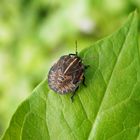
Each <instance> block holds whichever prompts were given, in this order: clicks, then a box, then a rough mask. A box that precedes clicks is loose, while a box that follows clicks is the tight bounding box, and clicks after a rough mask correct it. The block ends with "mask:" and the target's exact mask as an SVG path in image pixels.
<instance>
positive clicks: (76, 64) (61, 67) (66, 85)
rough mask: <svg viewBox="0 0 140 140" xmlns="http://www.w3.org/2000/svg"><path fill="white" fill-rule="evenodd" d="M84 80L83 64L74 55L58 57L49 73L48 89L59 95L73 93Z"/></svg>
mask: <svg viewBox="0 0 140 140" xmlns="http://www.w3.org/2000/svg"><path fill="white" fill-rule="evenodd" d="M83 79H84V64H83V63H82V60H81V58H80V57H78V56H77V53H76V54H69V55H64V56H62V57H60V59H59V60H58V61H57V63H55V64H54V65H53V66H52V68H51V69H50V71H49V74H48V84H49V87H50V88H51V89H52V90H53V91H55V92H57V93H60V94H66V93H70V92H75V90H76V89H77V88H78V86H79V84H80V83H81V81H82V80H83Z"/></svg>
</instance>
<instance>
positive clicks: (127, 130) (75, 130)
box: [3, 13, 140, 140]
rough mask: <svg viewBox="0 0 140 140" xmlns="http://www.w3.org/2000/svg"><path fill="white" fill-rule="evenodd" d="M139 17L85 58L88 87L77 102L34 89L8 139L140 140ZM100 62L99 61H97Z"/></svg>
mask: <svg viewBox="0 0 140 140" xmlns="http://www.w3.org/2000/svg"><path fill="white" fill-rule="evenodd" d="M137 23H138V19H137V14H136V13H133V14H132V15H131V16H130V17H129V19H128V21H127V23H126V24H125V25H124V26H123V27H122V28H120V29H119V30H118V31H117V32H115V33H113V34H112V35H111V36H108V37H106V38H104V39H102V40H100V41H98V42H97V43H95V44H93V45H92V46H91V47H89V48H87V49H85V50H83V51H82V52H81V53H80V56H81V57H82V59H83V60H84V63H85V64H86V65H87V64H89V65H90V67H89V68H88V69H87V70H86V73H85V77H86V84H87V85H88V86H87V88H85V87H84V86H81V87H80V89H79V91H78V92H77V95H76V96H75V98H74V102H73V103H72V102H71V100H70V94H68V95H65V96H62V95H59V94H56V93H54V92H53V91H51V90H50V89H48V87H47V80H46V79H45V80H44V81H42V83H41V84H40V85H39V86H38V87H37V88H35V90H34V91H33V93H32V95H31V96H30V97H29V98H28V99H27V100H25V101H24V102H23V103H22V104H21V105H20V106H19V107H18V109H17V111H16V113H15V114H14V116H13V117H12V120H11V122H10V125H9V127H8V129H7V131H6V133H5V135H4V137H3V140H9V139H14V140H19V139H23V140H24V139H25V140H28V139H32V140H36V139H41V140H45V139H51V140H53V139H54V140H57V139H61V140H63V139H64V140H65V139H70V140H73V139H80V140H85V139H89V140H92V139H96V140H100V139H110V140H118V139H119V140H121V139H124V140H135V139H140V132H139V131H140V130H139V122H140V111H139V108H140V94H139V93H140V92H139V91H140V55H139V48H138V44H137V37H138V34H137ZM95 58H96V59H95Z"/></svg>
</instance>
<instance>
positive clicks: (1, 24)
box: [0, 0, 140, 136]
mask: <svg viewBox="0 0 140 140" xmlns="http://www.w3.org/2000/svg"><path fill="white" fill-rule="evenodd" d="M136 8H138V9H140V0H65V1H64V0H59V1H58V0H51V1H47V0H33V1H32V0H0V136H1V135H2V133H3V132H4V130H5V129H6V127H7V126H8V123H9V121H10V118H11V116H12V114H13V113H14V111H15V110H16V108H17V106H18V105H19V104H20V103H21V102H22V101H23V100H25V98H27V96H29V95H30V94H31V92H32V90H33V89H34V88H35V87H36V86H37V85H38V84H39V83H40V82H41V81H42V80H43V79H44V78H45V77H46V76H47V73H48V70H49V68H50V66H51V65H52V64H53V63H54V61H55V60H57V59H58V58H59V57H60V56H61V55H64V54H68V53H74V52H75V40H77V41H78V51H80V50H82V49H83V48H85V47H88V46H90V45H91V44H93V43H94V42H95V41H96V40H98V39H101V38H102V37H105V36H106V35H109V34H110V33H112V32H114V31H115V30H116V29H117V28H118V27H120V26H121V24H122V23H124V21H125V20H126V18H127V16H128V15H129V13H130V12H132V11H133V10H134V9H136ZM139 40H140V36H139Z"/></svg>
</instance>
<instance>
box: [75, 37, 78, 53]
mask: <svg viewBox="0 0 140 140" xmlns="http://www.w3.org/2000/svg"><path fill="white" fill-rule="evenodd" d="M75 45H76V50H75V53H76V55H78V52H77V40H76V41H75Z"/></svg>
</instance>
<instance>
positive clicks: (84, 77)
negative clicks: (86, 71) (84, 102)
mask: <svg viewBox="0 0 140 140" xmlns="http://www.w3.org/2000/svg"><path fill="white" fill-rule="evenodd" d="M82 83H83V85H84V86H85V87H87V85H86V84H85V76H83V82H82Z"/></svg>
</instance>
